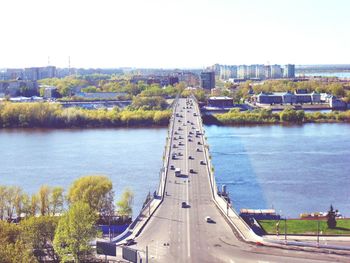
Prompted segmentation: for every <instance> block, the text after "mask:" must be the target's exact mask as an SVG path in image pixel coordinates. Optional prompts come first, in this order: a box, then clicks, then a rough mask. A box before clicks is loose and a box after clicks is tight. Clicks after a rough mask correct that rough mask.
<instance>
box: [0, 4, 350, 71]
mask: <svg viewBox="0 0 350 263" xmlns="http://www.w3.org/2000/svg"><path fill="white" fill-rule="evenodd" d="M0 26H1V38H0V39H1V40H0V68H1V67H27V66H45V65H47V64H48V56H49V57H50V62H51V64H53V65H56V66H59V67H67V66H68V56H70V57H71V66H72V67H122V66H133V67H163V68H169V67H186V68H188V67H205V66H208V65H212V64H214V63H221V64H252V63H268V62H269V63H271V64H274V63H277V64H285V63H295V64H317V63H320V64H327V63H339V64H341V63H350V32H349V30H350V1H349V0H329V1H325V0H2V1H1V15H0Z"/></svg>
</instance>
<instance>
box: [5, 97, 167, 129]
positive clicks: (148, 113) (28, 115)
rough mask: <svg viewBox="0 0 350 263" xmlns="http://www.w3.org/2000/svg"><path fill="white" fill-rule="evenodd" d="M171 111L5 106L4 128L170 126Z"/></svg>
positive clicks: (53, 105) (32, 105) (40, 105)
mask: <svg viewBox="0 0 350 263" xmlns="http://www.w3.org/2000/svg"><path fill="white" fill-rule="evenodd" d="M170 116H171V111H168V110H145V109H144V108H141V109H124V110H120V109H119V108H117V107H116V108H114V109H113V110H107V109H98V110H87V109H81V108H63V107H62V106H61V105H59V104H52V103H42V102H40V103H9V102H7V103H2V104H0V127H2V128H74V127H121V126H144V125H167V124H168V122H169V118H170Z"/></svg>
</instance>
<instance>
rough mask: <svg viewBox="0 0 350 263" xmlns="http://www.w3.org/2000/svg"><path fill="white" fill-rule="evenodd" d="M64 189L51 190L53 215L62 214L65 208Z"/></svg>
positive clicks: (55, 188)
mask: <svg viewBox="0 0 350 263" xmlns="http://www.w3.org/2000/svg"><path fill="white" fill-rule="evenodd" d="M63 192H64V189H63V188H62V187H59V186H57V187H54V188H52V190H51V194H50V200H49V201H50V207H51V208H50V210H51V214H52V215H55V214H56V213H61V212H62V211H63V207H64V195H63Z"/></svg>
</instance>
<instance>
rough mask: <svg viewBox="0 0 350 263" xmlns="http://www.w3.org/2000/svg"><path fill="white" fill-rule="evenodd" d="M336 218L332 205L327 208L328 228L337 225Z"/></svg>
mask: <svg viewBox="0 0 350 263" xmlns="http://www.w3.org/2000/svg"><path fill="white" fill-rule="evenodd" d="M335 218H336V211H335V210H334V209H333V206H332V205H331V207H330V208H329V211H328V213H327V225H328V228H336V226H337V220H336V219H335Z"/></svg>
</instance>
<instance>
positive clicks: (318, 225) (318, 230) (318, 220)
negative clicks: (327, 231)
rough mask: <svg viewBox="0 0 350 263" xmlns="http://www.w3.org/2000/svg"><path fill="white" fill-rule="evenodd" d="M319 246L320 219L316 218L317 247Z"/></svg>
mask: <svg viewBox="0 0 350 263" xmlns="http://www.w3.org/2000/svg"><path fill="white" fill-rule="evenodd" d="M319 246H320V219H319V218H318V219H317V247H319Z"/></svg>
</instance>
